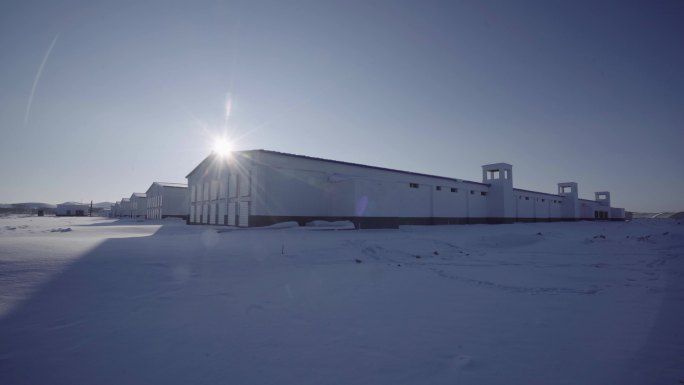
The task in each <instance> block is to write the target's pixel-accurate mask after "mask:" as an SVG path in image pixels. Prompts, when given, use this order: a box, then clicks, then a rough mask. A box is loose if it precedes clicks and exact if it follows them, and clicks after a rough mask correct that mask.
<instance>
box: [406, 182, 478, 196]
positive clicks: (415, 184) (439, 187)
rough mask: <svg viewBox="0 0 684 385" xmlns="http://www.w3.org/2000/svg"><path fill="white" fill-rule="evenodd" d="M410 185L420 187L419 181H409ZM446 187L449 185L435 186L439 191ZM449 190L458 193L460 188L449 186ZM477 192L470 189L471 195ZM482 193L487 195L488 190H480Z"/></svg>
mask: <svg viewBox="0 0 684 385" xmlns="http://www.w3.org/2000/svg"><path fill="white" fill-rule="evenodd" d="M409 187H410V188H419V187H420V185H419V184H418V183H409ZM445 188H447V187H445V186H435V190H437V191H442V189H445ZM449 190H450V191H451V192H452V193H457V192H458V188H456V187H449ZM476 192H477V191H476V190H470V195H475V193H476ZM480 195H482V196H486V195H487V192H486V191H480Z"/></svg>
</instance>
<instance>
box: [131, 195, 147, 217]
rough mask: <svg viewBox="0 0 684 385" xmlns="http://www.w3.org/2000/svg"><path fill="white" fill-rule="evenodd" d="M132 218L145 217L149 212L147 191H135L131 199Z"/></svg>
mask: <svg viewBox="0 0 684 385" xmlns="http://www.w3.org/2000/svg"><path fill="white" fill-rule="evenodd" d="M129 210H130V212H131V215H130V217H131V218H145V215H146V214H147V195H145V193H133V194H131V197H130V200H129Z"/></svg>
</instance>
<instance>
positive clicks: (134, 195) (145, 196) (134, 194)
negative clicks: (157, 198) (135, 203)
mask: <svg viewBox="0 0 684 385" xmlns="http://www.w3.org/2000/svg"><path fill="white" fill-rule="evenodd" d="M131 198H147V194H145V193H133V194H131Z"/></svg>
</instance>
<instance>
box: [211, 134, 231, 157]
mask: <svg viewBox="0 0 684 385" xmlns="http://www.w3.org/2000/svg"><path fill="white" fill-rule="evenodd" d="M213 150H214V152H215V153H216V154H218V155H220V156H226V155H229V154H230V152H231V151H233V144H232V143H231V142H230V141H229V140H228V139H226V138H217V139H214V148H213Z"/></svg>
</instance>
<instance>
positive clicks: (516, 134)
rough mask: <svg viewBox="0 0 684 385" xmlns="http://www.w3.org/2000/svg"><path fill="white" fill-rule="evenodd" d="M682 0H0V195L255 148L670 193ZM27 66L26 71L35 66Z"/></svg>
mask: <svg viewBox="0 0 684 385" xmlns="http://www.w3.org/2000/svg"><path fill="white" fill-rule="evenodd" d="M683 20H684V2H683V1H679V0H673V1H654V2H653V1H641V2H632V1H611V2H606V1H583V2H582V1H534V2H528V1H498V2H490V1H464V2H458V1H445V2H427V1H406V2H401V1H385V2H380V1H358V2H355V1H339V2H330V1H317V0H312V1H269V2H262V1H242V2H229V1H205V2H202V1H188V2H173V1H158V2H141V1H108V2H103V3H96V2H92V1H83V2H80V3H79V2H69V1H67V2H59V1H55V2H53V1H44V2H37V1H30V0H28V1H9V2H3V5H2V7H1V9H0V55H1V57H2V60H0V132H1V140H0V177H1V178H2V188H0V202H21V201H43V202H51V203H55V202H62V201H68V200H84V201H89V200H91V199H93V200H95V201H115V200H118V199H120V198H121V197H123V196H129V195H130V194H131V193H132V192H134V191H136V192H137V191H142V192H144V191H145V190H146V189H147V188H148V187H149V185H150V184H151V182H153V181H170V182H183V181H184V180H185V179H184V178H185V175H186V174H187V173H188V172H189V171H190V170H192V168H194V167H195V166H196V165H197V163H198V162H199V161H201V160H202V159H203V158H204V157H205V156H206V155H207V154H208V153H209V151H210V148H211V136H212V135H214V134H216V133H219V132H220V131H221V130H222V129H223V127H224V126H225V124H224V115H225V111H224V105H225V103H226V100H227V98H228V95H229V96H230V99H231V100H232V111H231V117H230V120H229V123H228V127H229V130H230V133H231V134H232V135H233V136H234V137H235V138H239V140H237V143H236V147H237V149H255V148H264V149H270V150H277V151H284V152H292V153H298V154H305V155H311V156H318V157H324V158H331V159H337V160H345V161H352V162H359V163H366V164H371V165H378V166H385V167H391V168H397V169H404V170H411V171H417V172H425V173H431V174H437V175H444V176H450V177H457V178H463V179H471V180H479V179H480V166H481V165H482V164H486V163H493V162H501V161H503V162H508V163H512V164H513V165H514V177H515V179H514V184H515V186H516V187H520V188H525V189H533V190H539V191H546V192H555V191H556V183H557V182H562V181H576V182H578V183H579V188H580V196H582V197H586V198H592V197H593V192H594V191H599V190H609V191H611V192H612V194H613V197H612V198H613V203H614V205H617V206H621V207H626V208H627V209H628V210H637V211H664V210H684V198H683V197H684V151H683V150H682V147H683V146H684V126H683V121H684V119H683V118H684V70H683V69H684V22H682V21H683ZM41 68H42V71H39V70H40V69H41Z"/></svg>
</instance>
